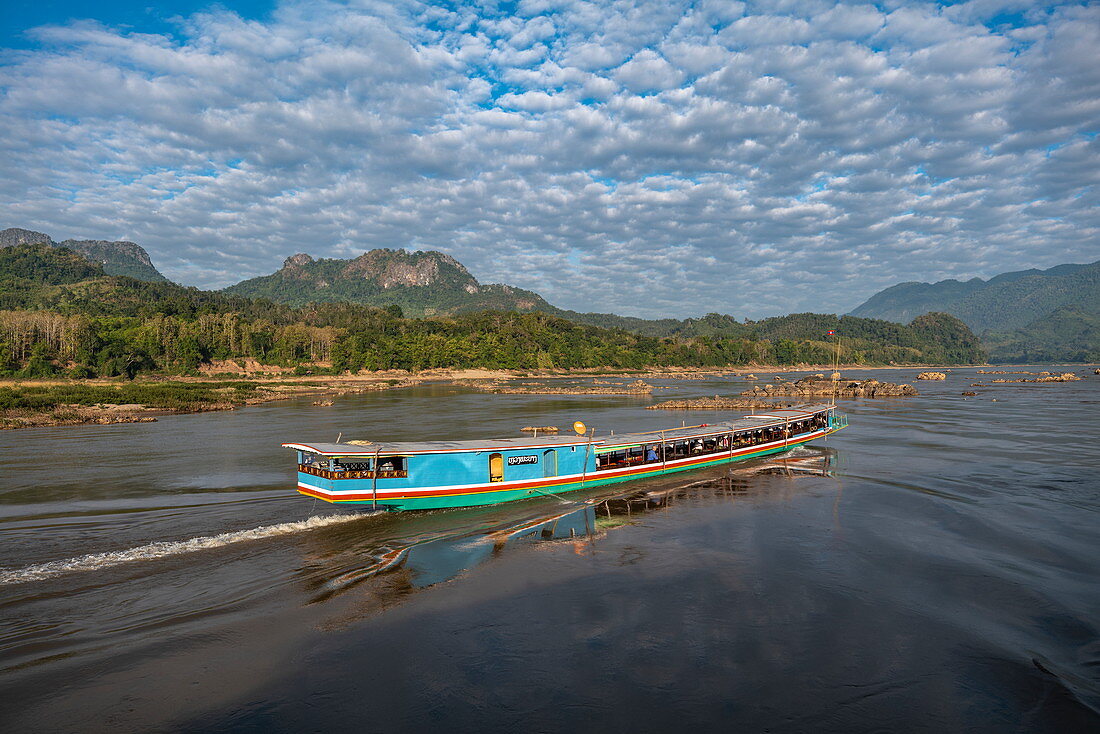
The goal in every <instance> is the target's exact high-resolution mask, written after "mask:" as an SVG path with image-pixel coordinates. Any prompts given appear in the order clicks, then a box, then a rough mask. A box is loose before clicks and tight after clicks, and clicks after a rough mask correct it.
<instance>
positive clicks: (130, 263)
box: [0, 227, 168, 283]
mask: <svg viewBox="0 0 1100 734" xmlns="http://www.w3.org/2000/svg"><path fill="white" fill-rule="evenodd" d="M40 244H41V245H49V246H50V247H65V248H68V249H70V250H73V251H74V252H78V253H80V254H81V255H83V256H84V257H85V258H87V259H88V260H89V261H91V262H94V263H98V264H99V265H102V266H103V270H104V272H106V273H107V274H108V275H126V276H129V277H131V278H137V279H138V280H146V281H149V282H150V283H161V282H166V281H167V280H168V279H167V278H165V277H164V276H163V275H161V273H160V271H159V270H157V269H156V267H155V266H154V265H153V261H152V260H151V259H150V258H149V253H148V252H146V251H145V248H143V247H142V246H141V245H137V244H135V243H133V242H108V241H107V240H65V241H64V242H54V241H53V238H52V237H50V236H49V235H48V234H43V233H42V232H34V231H32V230H29V229H19V228H17V227H12V228H9V229H5V230H2V231H0V248H6V247H15V246H17V245H40Z"/></svg>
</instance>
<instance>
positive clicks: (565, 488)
mask: <svg viewBox="0 0 1100 734" xmlns="http://www.w3.org/2000/svg"><path fill="white" fill-rule="evenodd" d="M834 430H835V429H834ZM830 432H832V431H830ZM811 440H813V439H806V440H804V441H798V442H792V443H790V444H787V445H786V446H777V447H775V448H771V449H764V450H762V451H754V452H752V453H749V454H741V455H739V456H735V457H732V458H730V457H728V456H723V457H719V458H716V459H712V460H710V461H705V462H701V463H699V464H692V465H690V466H678V467H671V468H665V469H662V468H660V467H658V468H655V469H654V470H652V471H646V472H641V473H638V474H628V475H625V476H621V477H603V478H599V479H596V478H589V479H586V480H585V481H583V482H581V481H580V480H577V481H576V482H571V483H570V484H563V485H558V486H556V487H554V488H553V489H544V488H542V487H539V488H538V489H532V488H530V487H527V488H522V489H505V490H500V491H497V492H493V491H489V492H472V493H469V494H453V495H442V496H439V497H409V498H403V499H392V500H390V499H381V498H380V499H379V500H378V504H379V505H380V506H382V507H387V508H390V509H394V510H442V509H448V508H453V507H476V506H480V505H497V504H500V503H502V502H512V501H514V500H522V499H528V498H531V497H540V496H546V495H548V494H554V495H559V494H565V493H566V492H575V491H577V490H580V489H592V488H593V487H601V486H603V485H605V484H617V483H619V482H629V481H632V480H635V479H648V478H651V477H657V476H661V475H664V474H676V473H678V472H682V471H691V470H693V469H702V468H704V467H708V466H716V465H718V464H728V463H732V462H735V461H743V460H745V459H755V458H759V457H761V456H770V455H771V454H779V453H783V452H784V451H790V450H791V449H793V448H797V447H798V446H801V445H803V444H805V443H809V442H810V441H811ZM326 499H327V498H326ZM328 501H329V502H336V503H339V504H349V505H351V504H359V505H369V504H371V503H372V501H371V500H339V499H337V500H328Z"/></svg>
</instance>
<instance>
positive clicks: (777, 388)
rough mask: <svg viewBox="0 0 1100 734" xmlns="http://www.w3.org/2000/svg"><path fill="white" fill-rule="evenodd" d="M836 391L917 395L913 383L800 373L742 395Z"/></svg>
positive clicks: (848, 394) (845, 394) (818, 394)
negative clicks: (797, 377) (791, 379)
mask: <svg viewBox="0 0 1100 734" xmlns="http://www.w3.org/2000/svg"><path fill="white" fill-rule="evenodd" d="M834 390H835V392H836V396H837V397H838V398H900V397H912V396H916V395H920V393H918V392H917V391H916V389H915V388H914V387H913V386H912V385H895V384H894V383H892V382H879V381H878V380H838V381H836V382H835V383H834V382H833V381H832V380H826V379H822V378H819V377H817V376H816V375H813V376H810V377H803V378H802V379H801V380H798V381H797V382H779V383H776V384H774V385H764V386H762V387H761V386H760V385H757V386H756V387H754V388H753V389H751V390H746V391H744V392H743V393H741V395H743V396H745V397H753V398H764V397H767V398H771V397H799V398H811V397H831V396H832V395H833V392H834Z"/></svg>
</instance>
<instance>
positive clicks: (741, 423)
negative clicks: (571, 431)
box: [600, 403, 836, 451]
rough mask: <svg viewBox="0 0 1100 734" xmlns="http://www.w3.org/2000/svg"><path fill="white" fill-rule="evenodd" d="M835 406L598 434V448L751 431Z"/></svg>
mask: <svg viewBox="0 0 1100 734" xmlns="http://www.w3.org/2000/svg"><path fill="white" fill-rule="evenodd" d="M834 407H836V406H833V405H828V404H825V403H822V404H820V405H807V406H800V407H798V408H783V409H781V410H769V411H768V412H767V413H757V414H754V415H747V416H745V417H744V418H735V419H734V420H731V421H722V422H721V423H709V424H703V425H701V426H687V427H686V428H672V429H668V430H664V431H644V432H640V433H622V434H616V435H614V436H601V437H600V449H601V451H605V450H607V449H610V448H622V447H624V446H636V445H638V444H647V443H648V444H654V443H660V442H661V441H662V440H665V441H682V440H684V439H689V438H706V437H707V436H721V435H723V434H726V433H732V432H737V431H754V430H757V429H760V428H767V427H769V426H778V425H783V424H784V423H786V422H789V421H796V420H801V419H803V418H809V417H810V416H811V415H813V414H814V413H820V412H822V411H825V410H829V409H831V408H834Z"/></svg>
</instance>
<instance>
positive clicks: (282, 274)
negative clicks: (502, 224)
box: [224, 248, 557, 316]
mask: <svg viewBox="0 0 1100 734" xmlns="http://www.w3.org/2000/svg"><path fill="white" fill-rule="evenodd" d="M224 292H226V293H229V294H232V295H237V296H247V297H249V298H267V299H270V300H272V301H276V302H278V303H285V304H287V305H289V306H304V305H306V304H307V303H341V302H345V303H357V304H361V305H366V306H394V305H395V306H399V307H401V309H402V311H403V312H404V313H407V314H409V315H414V316H433V315H444V314H454V313H462V312H468V311H480V310H487V309H493V310H505V311H520V312H527V311H544V312H549V313H552V312H555V311H557V309H555V308H554V307H553V306H551V305H550V304H549V303H547V302H546V300H545V299H543V297H542V296H540V295H539V294H537V293H534V292H532V291H528V290H524V289H522V288H515V287H513V286H509V285H503V284H498V283H493V284H482V283H479V282H478V280H477V278H475V277H474V276H473V275H472V274H471V273H470V271H469V270H467V269H466V268H465V267H464V266H463V265H462V263H460V262H458V261H457V260H455V259H454V258H453V257H451V256H450V255H447V254H445V253H442V252H437V251H435V250H424V251H413V252H409V251H407V250H403V249H400V250H391V249H388V248H382V249H376V250H369V251H367V252H364V253H363V254H362V255H359V256H358V257H355V258H352V259H350V260H340V259H336V258H321V259H316V260H315V259H314V258H313V257H311V256H310V255H307V254H305V253H299V254H297V255H292V256H290V257H288V258H287V259H286V260H285V261H284V262H283V267H282V268H281V269H280V270H278V271H277V272H275V273H272V274H271V275H265V276H261V277H259V278H251V279H249V280H245V281H242V282H240V283H237V284H236V285H232V286H229V287H228V288H226V289H225V291H224Z"/></svg>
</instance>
